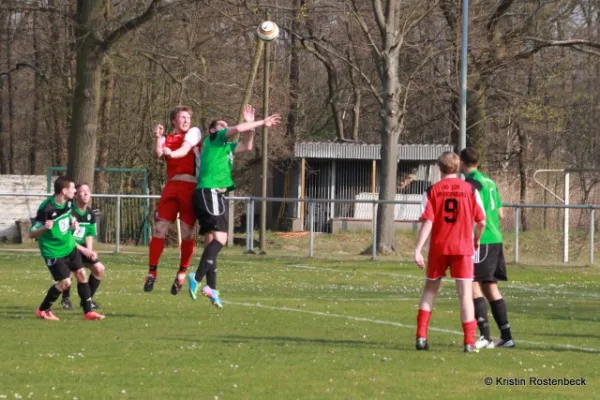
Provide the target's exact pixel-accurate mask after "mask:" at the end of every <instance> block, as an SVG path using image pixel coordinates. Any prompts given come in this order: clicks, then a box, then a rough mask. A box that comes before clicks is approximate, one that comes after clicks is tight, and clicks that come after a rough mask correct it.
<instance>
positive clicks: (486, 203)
mask: <svg viewBox="0 0 600 400" xmlns="http://www.w3.org/2000/svg"><path fill="white" fill-rule="evenodd" d="M465 180H466V181H467V182H469V183H470V184H471V185H472V186H473V187H474V188H476V189H477V190H478V191H479V194H480V195H481V200H482V202H483V208H484V209H485V231H483V235H481V241H480V243H481V244H495V243H502V230H501V229H500V217H499V214H498V210H500V208H501V207H502V200H501V199H500V194H499V193H498V186H497V185H496V182H494V181H493V180H492V179H491V178H490V177H488V176H487V175H485V174H484V173H482V172H481V171H478V170H473V171H471V172H469V173H468V174H467V176H465Z"/></svg>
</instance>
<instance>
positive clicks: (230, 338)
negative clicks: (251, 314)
mask: <svg viewBox="0 0 600 400" xmlns="http://www.w3.org/2000/svg"><path fill="white" fill-rule="evenodd" d="M162 339H165V340H173V341H185V342H198V341H200V339H199V338H191V339H188V338H183V337H181V336H166V337H164V336H163V337H162ZM201 341H202V342H207V341H213V342H221V343H227V344H234V343H235V344H239V343H253V342H271V343H272V344H273V345H276V346H283V345H286V344H289V343H291V344H298V345H302V344H306V345H313V344H320V345H324V346H329V345H333V346H344V347H354V348H376V349H388V350H409V349H410V350H411V351H414V347H412V346H411V347H410V348H408V347H407V346H403V345H402V344H400V343H398V344H396V343H382V342H370V341H366V340H341V339H320V338H303V337H297V336H241V335H223V336H219V337H217V338H214V339H211V338H207V337H204V338H202V339H201Z"/></svg>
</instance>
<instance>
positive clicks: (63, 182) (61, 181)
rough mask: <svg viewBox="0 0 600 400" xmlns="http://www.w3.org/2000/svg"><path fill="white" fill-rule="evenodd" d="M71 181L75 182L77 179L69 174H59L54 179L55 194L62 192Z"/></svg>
mask: <svg viewBox="0 0 600 400" xmlns="http://www.w3.org/2000/svg"><path fill="white" fill-rule="evenodd" d="M71 183H75V181H74V180H73V179H71V178H69V177H68V176H59V177H58V178H56V180H55V181H54V194H60V193H62V191H63V189H66V188H68V187H69V186H71Z"/></svg>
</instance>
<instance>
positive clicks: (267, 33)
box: [256, 21, 279, 42]
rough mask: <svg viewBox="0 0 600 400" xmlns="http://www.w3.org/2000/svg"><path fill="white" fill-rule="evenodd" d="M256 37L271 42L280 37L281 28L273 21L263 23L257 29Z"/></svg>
mask: <svg viewBox="0 0 600 400" xmlns="http://www.w3.org/2000/svg"><path fill="white" fill-rule="evenodd" d="M256 35H257V36H258V38H259V39H260V40H263V41H265V42H270V41H272V40H275V39H277V38H278V37H279V27H278V26H277V24H276V23H275V22H273V21H263V22H261V23H260V25H259V26H258V28H257V29H256Z"/></svg>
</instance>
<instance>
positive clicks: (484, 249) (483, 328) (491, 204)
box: [460, 148, 515, 349]
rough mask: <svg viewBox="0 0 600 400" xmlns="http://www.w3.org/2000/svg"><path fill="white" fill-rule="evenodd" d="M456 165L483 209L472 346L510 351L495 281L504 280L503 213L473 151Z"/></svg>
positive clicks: (493, 185) (503, 306)
mask: <svg viewBox="0 0 600 400" xmlns="http://www.w3.org/2000/svg"><path fill="white" fill-rule="evenodd" d="M460 161H461V169H462V173H463V174H464V175H465V180H466V181H467V182H469V183H471V185H472V186H473V187H475V188H476V189H477V190H478V191H479V194H480V195H481V200H482V202H483V205H484V208H485V221H486V228H485V231H484V232H483V235H482V236H481V240H480V247H479V251H478V252H477V253H476V254H475V260H474V261H475V279H474V282H473V302H474V303H475V319H476V320H477V325H478V327H479V331H480V332H481V337H480V338H479V340H477V342H476V343H475V346H476V347H477V348H480V349H481V348H488V349H490V348H494V347H514V346H515V342H514V340H513V338H512V334H511V331H510V324H509V322H508V316H507V313H506V304H505V303H504V299H503V298H502V294H501V293H500V291H499V290H498V281H506V280H508V278H507V276H506V262H505V260H504V252H503V249H502V230H501V229H500V220H501V219H502V218H503V217H504V213H503V209H502V200H501V199H500V194H499V193H498V186H497V185H496V182H494V181H493V180H492V179H490V178H489V177H488V176H487V175H485V174H483V173H482V172H480V171H479V170H477V164H478V163H479V154H478V153H477V151H476V150H475V149H473V148H466V149H463V150H462V151H461V152H460ZM484 296H485V297H484ZM486 298H487V300H488V301H489V303H490V308H491V309H492V315H493V316H494V320H496V324H497V325H498V328H499V329H500V335H501V336H500V339H498V340H497V341H495V342H494V341H493V340H492V338H491V336H490V326H489V323H488V316H487V314H488V312H487V303H486Z"/></svg>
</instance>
